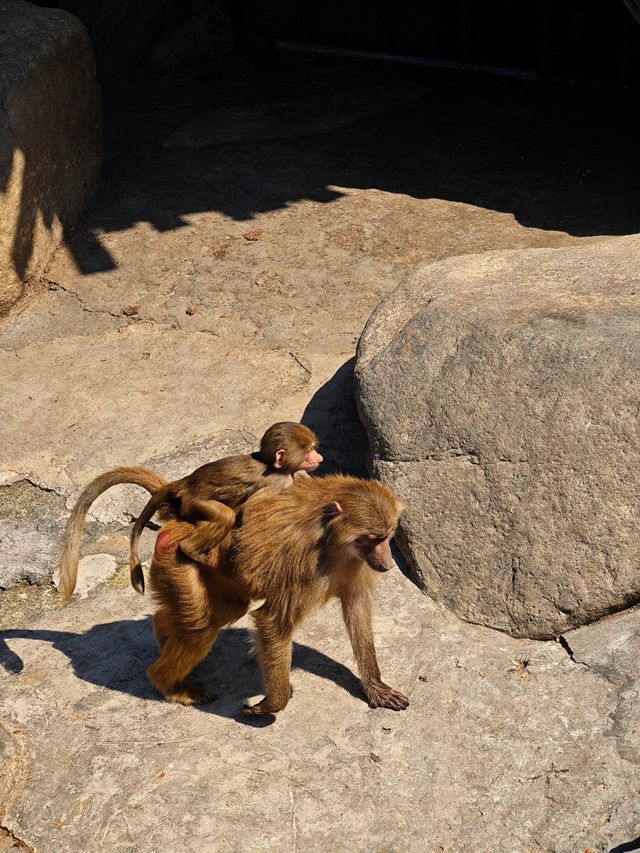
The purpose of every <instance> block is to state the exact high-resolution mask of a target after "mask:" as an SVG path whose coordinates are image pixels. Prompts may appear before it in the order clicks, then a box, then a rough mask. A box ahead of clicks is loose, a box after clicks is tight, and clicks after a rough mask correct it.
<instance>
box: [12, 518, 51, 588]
mask: <svg viewBox="0 0 640 853" xmlns="http://www.w3.org/2000/svg"><path fill="white" fill-rule="evenodd" d="M58 547H59V543H58V541H57V538H56V537H55V536H54V535H52V534H51V533H50V532H48V531H46V530H38V529H34V527H33V524H32V523H29V522H25V521H14V520H12V519H0V589H9V588H10V587H12V586H15V585H16V584H18V583H20V582H21V581H27V582H28V583H40V582H42V581H44V580H46V579H47V578H49V576H50V575H51V556H52V554H56V553H57V552H58Z"/></svg>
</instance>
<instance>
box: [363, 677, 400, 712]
mask: <svg viewBox="0 0 640 853" xmlns="http://www.w3.org/2000/svg"><path fill="white" fill-rule="evenodd" d="M364 692H365V693H366V694H367V698H368V700H369V705H370V706H371V707H372V708H391V710H392V711H404V710H405V708H408V707H409V700H408V699H407V697H406V696H405V695H404V693H400V691H399V690H394V689H393V687H389V685H388V684H383V682H382V681H377V682H376V683H375V684H368V685H366V686H365V688H364Z"/></svg>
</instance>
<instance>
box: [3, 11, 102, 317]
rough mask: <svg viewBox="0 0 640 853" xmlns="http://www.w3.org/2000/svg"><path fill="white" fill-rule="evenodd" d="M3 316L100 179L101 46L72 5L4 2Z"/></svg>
mask: <svg viewBox="0 0 640 853" xmlns="http://www.w3.org/2000/svg"><path fill="white" fill-rule="evenodd" d="M0 21H1V22H2V27H1V28H0V116H1V117H2V121H0V314H2V313H3V312H6V311H7V310H8V309H9V308H10V307H11V306H12V305H13V304H14V303H15V302H17V300H18V299H19V298H20V297H21V296H22V294H23V290H24V283H25V282H26V281H28V280H29V279H30V278H33V277H34V276H37V275H39V274H40V273H42V271H43V270H44V268H45V266H46V264H47V262H48V261H49V260H50V258H51V255H52V253H53V251H54V249H55V248H56V247H57V246H58V245H59V244H60V242H61V240H62V238H63V235H64V230H65V228H66V227H68V226H69V225H70V224H71V223H72V222H73V220H74V219H75V217H76V216H77V214H78V213H79V211H80V210H81V209H82V208H83V207H84V205H85V203H86V202H87V200H88V198H89V197H90V196H91V194H92V193H93V191H94V190H95V188H96V186H97V184H98V175H99V170H100V162H101V156H102V154H101V141H100V127H101V116H100V100H99V95H98V89H97V85H96V80H95V69H94V61H93V50H92V47H91V42H90V41H89V38H88V36H87V33H86V31H85V29H84V27H83V26H82V24H80V22H79V21H78V20H77V19H76V18H74V17H73V16H72V15H70V14H68V13H67V12H63V11H60V10H57V9H40V8H38V7H37V6H33V5H32V4H31V3H22V2H19V0H0Z"/></svg>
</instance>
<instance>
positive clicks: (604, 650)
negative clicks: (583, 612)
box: [563, 610, 640, 765]
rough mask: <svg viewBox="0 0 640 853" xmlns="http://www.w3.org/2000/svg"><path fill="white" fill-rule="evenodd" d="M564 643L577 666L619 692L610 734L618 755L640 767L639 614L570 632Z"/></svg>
mask: <svg viewBox="0 0 640 853" xmlns="http://www.w3.org/2000/svg"><path fill="white" fill-rule="evenodd" d="M563 640H564V642H565V643H566V646H567V649H568V651H569V652H570V653H571V656H572V659H573V660H574V661H575V662H576V663H577V664H581V665H583V666H586V667H588V668H589V669H591V670H593V671H594V672H597V673H598V675H600V676H602V678H604V679H606V680H607V681H609V682H610V683H611V684H613V685H615V687H616V688H617V690H618V702H617V706H616V708H615V710H614V712H613V715H612V718H613V726H612V729H611V734H612V736H613V737H614V738H615V742H616V746H617V749H618V753H619V755H620V756H621V757H622V758H623V759H624V760H625V761H629V762H632V763H633V764H636V765H640V686H639V685H640V611H638V610H634V611H632V612H630V613H621V614H618V615H616V616H612V617H610V618H609V619H604V620H602V622H599V623H598V624H597V625H587V626H585V627H584V628H578V629H577V630H575V631H569V632H568V633H566V634H565V635H564V636H563Z"/></svg>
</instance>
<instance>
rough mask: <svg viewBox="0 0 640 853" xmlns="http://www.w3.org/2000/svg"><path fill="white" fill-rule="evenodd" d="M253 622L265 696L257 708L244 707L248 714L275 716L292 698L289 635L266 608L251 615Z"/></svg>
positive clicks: (290, 640)
mask: <svg viewBox="0 0 640 853" xmlns="http://www.w3.org/2000/svg"><path fill="white" fill-rule="evenodd" d="M252 616H253V618H254V620H255V623H256V646H257V649H258V656H259V658H260V666H261V667H262V675H263V677H264V682H265V688H266V693H267V695H266V696H265V697H264V699H263V700H262V701H261V702H258V704H257V705H245V707H244V708H243V709H242V710H243V713H245V714H248V715H257V714H275V713H276V712H277V711H282V709H283V708H284V707H286V705H287V703H288V701H289V699H290V698H291V684H290V682H289V678H290V675H291V652H292V648H293V640H292V633H293V629H291V630H290V631H286V632H283V630H282V628H281V627H280V626H279V625H278V624H277V621H276V620H275V619H274V618H273V616H271V615H270V613H269V611H268V610H265V605H263V606H262V607H259V608H258V609H257V610H255V611H254V612H253V613H252Z"/></svg>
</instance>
